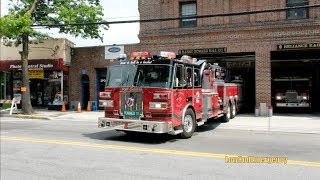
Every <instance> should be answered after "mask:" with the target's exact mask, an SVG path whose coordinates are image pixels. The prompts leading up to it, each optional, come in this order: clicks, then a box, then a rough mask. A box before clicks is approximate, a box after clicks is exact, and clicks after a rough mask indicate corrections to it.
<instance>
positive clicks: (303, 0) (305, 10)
mask: <svg viewBox="0 0 320 180" xmlns="http://www.w3.org/2000/svg"><path fill="white" fill-rule="evenodd" d="M289 1H290V0H286V8H290V7H296V6H307V5H309V0H301V2H296V3H292V2H289ZM299 12H303V16H290V14H291V13H299ZM307 18H309V8H299V9H289V10H286V19H287V20H296V19H307Z"/></svg>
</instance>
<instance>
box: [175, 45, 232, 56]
mask: <svg viewBox="0 0 320 180" xmlns="http://www.w3.org/2000/svg"><path fill="white" fill-rule="evenodd" d="M225 52H227V48H226V47H223V48H207V49H182V50H179V52H178V53H179V54H180V55H190V54H215V53H225Z"/></svg>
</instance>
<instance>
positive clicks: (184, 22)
mask: <svg viewBox="0 0 320 180" xmlns="http://www.w3.org/2000/svg"><path fill="white" fill-rule="evenodd" d="M191 4H194V5H195V12H196V13H195V14H188V15H183V14H182V9H183V6H184V5H191ZM179 7H180V12H179V13H180V17H188V16H196V15H197V11H198V8H197V1H187V2H180V4H179ZM197 25H198V21H197V18H192V19H180V27H181V28H189V27H197Z"/></svg>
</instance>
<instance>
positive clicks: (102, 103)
mask: <svg viewBox="0 0 320 180" xmlns="http://www.w3.org/2000/svg"><path fill="white" fill-rule="evenodd" d="M99 106H102V107H113V100H99Z"/></svg>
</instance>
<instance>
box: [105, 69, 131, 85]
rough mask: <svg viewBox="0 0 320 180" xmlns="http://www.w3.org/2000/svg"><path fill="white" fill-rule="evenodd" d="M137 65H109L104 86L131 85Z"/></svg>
mask: <svg viewBox="0 0 320 180" xmlns="http://www.w3.org/2000/svg"><path fill="white" fill-rule="evenodd" d="M136 69H137V67H136V66H135V65H132V64H126V65H116V66H110V67H109V69H108V72H107V82H106V87H123V86H132V85H133V82H134V81H133V80H134V75H135V73H136V71H137V70H136Z"/></svg>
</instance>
